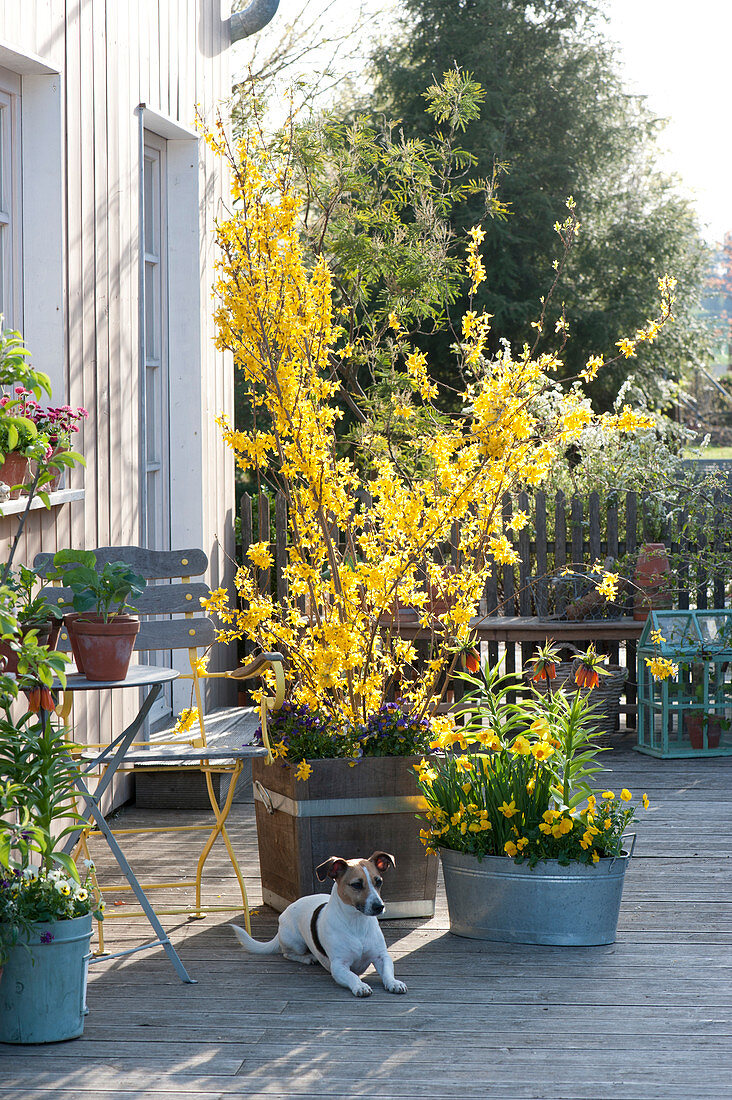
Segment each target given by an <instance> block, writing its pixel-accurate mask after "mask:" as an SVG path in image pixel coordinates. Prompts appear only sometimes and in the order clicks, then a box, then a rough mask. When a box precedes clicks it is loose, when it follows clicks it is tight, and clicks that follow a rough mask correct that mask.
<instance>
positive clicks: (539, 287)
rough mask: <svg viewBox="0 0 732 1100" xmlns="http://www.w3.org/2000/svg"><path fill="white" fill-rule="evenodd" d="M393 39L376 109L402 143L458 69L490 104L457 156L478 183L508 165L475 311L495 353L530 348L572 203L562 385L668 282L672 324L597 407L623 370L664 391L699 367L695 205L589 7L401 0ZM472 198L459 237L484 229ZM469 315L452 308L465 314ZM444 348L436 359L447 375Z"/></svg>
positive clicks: (702, 333)
mask: <svg viewBox="0 0 732 1100" xmlns="http://www.w3.org/2000/svg"><path fill="white" fill-rule="evenodd" d="M402 3H403V9H404V12H403V14H404V18H403V22H402V25H401V31H400V33H399V35H398V36H396V37H395V38H394V40H393V41H392V42H391V44H389V45H388V46H387V47H385V48H383V49H382V50H381V52H380V53H379V55H378V56H377V57H376V58H375V66H376V74H377V81H376V95H375V99H374V108H375V109H377V110H378V111H380V112H383V113H385V114H386V115H387V116H388V117H390V118H400V119H401V120H402V125H403V128H404V132H405V135H406V136H407V137H415V136H422V135H424V134H425V133H426V132H427V128H428V125H429V121H428V119H427V117H426V115H425V113H424V106H425V103H424V98H423V91H424V89H425V88H426V87H427V86H428V85H429V84H430V83H431V82H432V81H433V80H434V79H435V78H437V79H439V78H440V77H441V75H442V74H443V73H444V72H445V71H447V70H449V69H451V68H454V67H455V66H456V65H457V66H460V67H461V68H462V69H464V70H467V72H468V73H470V74H471V75H472V76H473V77H474V78H475V79H476V80H477V81H479V82H480V83H481V84H482V85H483V87H484V89H485V91H486V98H485V102H484V104H483V106H482V111H481V117H480V119H479V120H478V121H476V122H474V123H472V124H471V126H470V128H469V130H468V131H467V133H466V135H465V140H464V142H463V144H464V145H465V146H466V148H468V149H469V150H470V151H471V152H472V153H474V154H475V156H476V158H477V162H476V164H475V166H474V168H473V169H471V172H472V173H474V174H475V173H477V174H478V175H480V176H483V177H490V176H491V175H492V173H493V172H494V170H495V166H496V165H497V164H505V166H506V170H505V174H502V175H501V179H500V185H499V198H500V199H501V200H502V201H503V202H505V203H507V204H510V209H511V211H512V213H511V216H510V217H509V218H507V219H505V220H497V219H496V220H493V221H488V222H487V223H486V225H485V230H486V240H485V243H484V246H483V255H484V260H485V263H486V267H487V270H488V279H487V281H486V283H485V284H484V287H483V288H482V299H481V301H480V302H479V305H482V306H484V307H485V308H486V309H487V310H488V311H489V312H490V313H492V314H493V315H494V322H493V335H494V340H495V341H497V340H498V339H499V338H507V339H508V340H510V342H511V343H512V344H513V345H515V346H518V347H520V346H521V345H522V344H523V343H524V342H525V341H528V342H529V343H530V344H533V341H534V337H535V330H534V329H532V328H531V323H532V322H533V321H536V319H537V316H538V315H539V312H540V310H541V305H540V301H541V299H542V297H543V296H545V295H546V294H547V292H548V290H549V288H550V287H551V285H552V283H553V281H554V279H555V271H554V270H553V266H552V265H553V262H554V261H555V258H556V257H557V256H558V255H560V253H561V243H560V241H559V240H558V239H557V236H556V234H555V232H554V228H553V227H554V225H555V223H556V222H561V221H562V220H563V218H564V216H565V214H566V211H565V207H564V203H565V200H566V199H567V197H568V196H570V195H571V196H572V197H573V198H574V200H575V202H576V210H577V216H578V218H579V220H580V223H581V229H580V233H579V235H578V239H577V243H576V245H575V247H574V248H573V250H572V252H571V254H570V257H569V259H568V262H567V264H566V265H565V266H564V267H563V269H562V270H561V273H560V277H559V278H558V279H557V286H556V288H555V290H554V293H553V295H552V298H551V301H550V304H549V307H548V309H547V315H546V324H545V326H544V332H545V334H546V336H547V337H548V338H549V339H551V338H552V337H554V327H555V323H556V320H557V319H558V317H559V316H560V315H561V311H562V307H563V306H564V309H565V313H566V317H567V320H568V322H569V330H570V333H571V338H570V340H569V342H568V344H567V346H566V349H565V354H564V359H565V365H566V373H567V374H568V375H574V374H576V373H578V372H579V371H580V370H582V368H583V366H584V364H585V362H586V360H587V358H588V357H589V356H590V355H591V354H594V353H602V354H603V355H604V356H605V357H606V358H608V359H609V358H611V357H612V356H613V355H615V354H617V348H616V347H615V342H616V341H617V340H618V339H620V337H621V336H625V335H632V333H633V331H634V330H635V329H636V328H637V327H639V326H641V325H642V324H643V323H644V322H645V320H646V318H647V317H649V316H651V315H652V313H653V310H654V306H655V303H656V302H657V297H658V291H657V280H658V278H659V277H660V276H662V275H664V274H667V273H668V274H671V275H674V276H675V277H676V278H677V279H678V290H677V309H676V318H677V320H676V324H674V325H671V326H669V327H668V329H667V330H666V332H665V333H664V334H663V336H662V337H661V338H660V339H659V340H658V341H657V343H656V344H653V345H644V346H643V347H642V349H639V351H638V357H637V359H636V358H632V359H630V360H623V361H622V362H621V363H620V364H619V365H618V366H616V367H615V368H612V369H610V370H608V371H606V372H600V375H599V376H598V378H597V380H596V382H595V383H594V384H593V387H592V392H593V396H594V398H595V400H596V402H597V403H598V404H599V405H601V406H604V407H606V406H607V405H609V403H610V402H611V401H612V398H613V396H614V394H615V393H616V392H617V389H618V387H619V385H620V384H621V383H622V381H623V380H624V378H625V376H626V375H627V374H628V373H629V372H631V371H633V372H635V373H636V375H637V376H639V377H641V378H642V379H643V384H644V386H645V387H646V388H647V389H650V390H652V391H655V393H656V394H658V395H659V396H660V394H661V393H662V392H663V390H664V382H665V381H666V380H674V379H678V378H681V377H683V375H684V373H685V372H686V371H687V369H689V368H690V367H692V366H693V365H695V364H696V363H698V362H704V361H706V359H707V356H708V352H709V347H710V337H709V334H708V331H707V328H706V326H705V324H704V323H703V322H702V321H701V320H700V313H699V301H700V294H701V290H702V286H703V282H704V276H705V271H706V266H707V262H708V252H707V249H706V246H705V244H704V242H703V240H702V238H701V236H700V233H699V227H698V224H697V219H696V216H695V213H694V211H693V208H692V206H691V203H690V202H689V200H688V199H687V198H685V197H684V195H683V194H682V193H681V191H680V189H679V187H678V182H677V181H676V180H675V179H674V178H672V177H669V176H668V175H667V174H665V173H664V172H662V171H661V170H660V169H659V167H658V163H657V152H658V149H657V144H656V142H657V137H658V135H659V132H660V131H661V129H662V125H663V124H662V123H661V122H660V121H659V120H658V119H656V118H654V117H653V115H652V114H651V113H650V111H649V110H648V108H647V106H646V105H645V103H644V102H643V100H642V99H641V98H639V97H634V96H631V95H628V94H627V92H626V91H625V89H624V87H623V83H622V79H621V76H620V72H619V66H618V60H617V56H616V53H615V50H614V47H613V46H612V45H611V44H610V43H609V42H608V40H607V39H606V37H605V36H604V32H603V26H602V16H601V11H600V7H601V6H600V5H599V4H598V3H597V0H534V2H532V3H528V2H526V0H402ZM482 215H483V210H482V209H481V208H480V204H479V200H477V199H471V198H468V199H467V200H466V201H465V203H463V204H462V205H461V207H460V208H459V209H458V210H456V211H454V212H453V214H452V222H453V227H454V228H455V229H456V230H457V231H458V233H464V232H465V230H466V229H467V228H468V227H469V226H471V225H473V224H475V223H476V222H478V221H479V220H481V217H482ZM464 308H465V302H463V301H460V302H458V303H456V305H455V307H454V311H453V312H454V315H455V316H459V315H460V312H461V311H462V310H463V309H464ZM447 342H448V337H446V336H445V335H444V334H443V335H436V336H435V337H434V339H433V341H431V348H430V350H431V352H432V355H433V356H435V357H437V358H438V360H440V361H445V362H446V363H447V362H448V356H447V354H446V352H447Z"/></svg>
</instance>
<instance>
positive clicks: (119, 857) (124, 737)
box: [64, 684, 196, 985]
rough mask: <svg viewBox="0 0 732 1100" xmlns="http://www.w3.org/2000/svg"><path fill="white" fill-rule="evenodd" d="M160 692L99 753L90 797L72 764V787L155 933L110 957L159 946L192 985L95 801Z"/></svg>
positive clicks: (73, 840) (73, 837)
mask: <svg viewBox="0 0 732 1100" xmlns="http://www.w3.org/2000/svg"><path fill="white" fill-rule="evenodd" d="M161 691H162V685H160V684H154V685H153V686H152V688H151V689H150V691H149V692H148V694H147V696H146V697H145V701H144V703H143V704H142V706H141V708H140V711H139V713H138V715H137V717H136V718H135V720H134V721H133V722H132V723H131V724H130V725H129V726H128V727H127V729H126V730H124V732H123V733H121V734H120V735H119V737H117V738H115V740H114V741H113V742H112V744H111V745H110V746H109V747H108V748H107V749H105V750H104V751H103V752H102V753H101V754H100V757H99V761H98V763H102V764H106V770H105V772H104V775H103V776H102V778H101V780H100V781H99V783H98V785H97V787H96V789H95V791H94V794H91V792H90V791H89V788H88V787H87V785H86V783H85V782H84V777H83V776H82V774H81V771H80V770H79V768H78V765H75V766H76V770H77V779H76V786H77V787H78V789H79V793H80V794H81V796H82V798H83V800H84V811H83V812H84V815H85V816H86V815H88V814H91V816H92V817H93V818H94V820H95V822H96V824H97V827H98V829H99V831H100V833H101V834H102V836H103V837H104V839H105V840H106V841H107V844H108V845H109V848H110V851H111V852H112V855H113V856H114V858H115V859H116V861H117V863H118V865H119V867H120V869H121V870H122V873H123V874H124V876H125V878H126V879H127V881H128V882H129V884H130V887H131V889H132V891H133V893H134V894H135V897H136V898H137V900H138V901H139V903H140V907H141V909H142V911H143V912H144V914H145V916H146V917H147V919H148V921H149V923H150V925H151V927H152V929H153V931H154V932H155V934H156V935H157V937H158V939H157V943H149V944H144V946H142V947H134V948H131V949H130V950H129V951H120V952H118V955H116V956H114V957H115V958H116V957H118V956H121V955H131V954H133V953H134V952H135V951H143V950H145V948H148V947H156V946H158V945H160V946H161V947H162V948H163V949H164V951H165V953H166V955H167V956H168V958H169V959H170V961H171V962H172V964H173V966H174V967H175V970H176V973H177V974H178V977H179V978H180V979H181V981H184V982H189V983H190V984H191V985H194V984H195V981H196V979H195V978H191V977H190V975H189V974H188V972H187V970H186V968H185V967H184V966H183V963H182V962H181V960H180V957H179V955H178V952H177V951H176V950H175V948H174V947H173V945H172V943H171V942H170V940H169V939H168V936H167V935H166V933H165V931H164V929H163V926H162V925H161V923H160V921H159V920H158V917H157V915H156V913H155V911H154V910H153V908H152V906H151V905H150V902H149V901H148V900H147V897H146V896H145V892H144V890H143V889H142V887H141V886H140V883H139V882H138V881H137V878H136V877H135V874H134V872H133V870H132V868H131V867H130V865H129V863H128V862H127V858H126V856H125V854H124V852H123V851H122V849H121V848H120V846H119V844H118V843H117V841H116V839H115V837H114V835H113V833H112V830H111V829H110V827H109V825H108V824H107V822H106V820H105V818H104V814H103V813H102V811H101V807H100V805H99V800H100V799H101V797H102V795H103V794H104V792H105V791H106V790H107V788H108V787H109V785H110V783H111V782H112V780H113V778H114V775H115V772H116V771H117V769H118V767H119V765H120V764H121V763H122V761H123V760H124V757H125V754H126V752H127V750H128V749H129V747H130V745H131V744H132V742H133V740H134V739H135V736H136V734H137V733H138V731H139V729H140V727H141V726H142V723H143V722H144V721H145V718H146V717H147V715H148V713H149V712H150V708H151V707H152V705H153V703H154V702H155V700H156V699H157V697H158V695H159V694H160V692H161ZM115 746H116V751H115V753H114V755H113V756H110V758H109V761H108V762H107V759H106V757H107V755H108V754H109V753H110V751H111V749H112V748H115ZM83 832H84V830H83V829H79V830H75V831H74V832H73V833H72V834H70V836H69V838H68V840H67V842H66V844H65V846H64V851H67V852H70V851H71V850H72V849H73V848H74V847H75V846H76V844H77V843H78V840H79V837H80V836H81V835H82V834H83Z"/></svg>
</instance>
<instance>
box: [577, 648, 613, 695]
mask: <svg viewBox="0 0 732 1100" xmlns="http://www.w3.org/2000/svg"><path fill="white" fill-rule="evenodd" d="M604 660H605V655H604V654H603V653H598V652H597V651H596V650H595V646H594V644H593V643H591V644H590V645H589V646H588V648H587V652H586V653H581V654H580V657H579V665H578V667H577V670H576V672H575V674H574V682H575V683H576V684H577V686H578V687H581V688H583V687H584V688H590V689H592V688H596V687H597V685H598V684H599V683H600V677H601V676H607V675H609V673H608V671H607V669H605V668H600V667H599V666H600V665H601V664H602V662H603V661H604Z"/></svg>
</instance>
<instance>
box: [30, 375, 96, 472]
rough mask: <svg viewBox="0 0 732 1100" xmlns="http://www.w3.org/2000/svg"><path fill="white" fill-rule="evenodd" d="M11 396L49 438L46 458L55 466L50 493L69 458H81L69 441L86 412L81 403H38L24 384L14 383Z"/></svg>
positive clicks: (86, 415)
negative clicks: (73, 405)
mask: <svg viewBox="0 0 732 1100" xmlns="http://www.w3.org/2000/svg"><path fill="white" fill-rule="evenodd" d="M14 395H15V396H14V404H15V407H16V409H17V411H18V412H19V413H20V414H21V415H22V416H24V417H25V418H27V419H28V420H31V421H32V422H33V423H34V424H35V426H36V429H37V431H38V432H39V433H41V434H43V435H44V436H45V438H46V439H47V440H48V450H47V452H46V461H47V462H50V463H51V464H52V465H53V467H54V470H53V475H52V480H51V481H50V483H49V485H48V489H49V491H51V492H52V491H53V490H54V489H56V488H58V484H59V481H60V478H61V471H62V469H63V467H64V466H68V465H70V464H71V463H70V462H69V461H68V460H69V458H70V457H73V459H74V460H75V461H78V460H79V458H80V455H78V454H77V452H75V451H74V450H73V448H72V442H71V441H72V437H73V436H74V434H75V433H77V432H78V431H79V428H80V425H81V422H82V421H83V420H86V419H87V417H88V416H89V413H88V412H87V411H86V409H84V408H82V407H81V406H79V407H78V408H72V407H71V405H58V406H52V405H41V404H40V403H39V401H38V400H36V396H35V394H34V393H33V391H32V390H28V389H26V388H25V387H24V386H16V387H15V391H14Z"/></svg>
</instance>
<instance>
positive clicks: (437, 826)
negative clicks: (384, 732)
mask: <svg viewBox="0 0 732 1100" xmlns="http://www.w3.org/2000/svg"><path fill="white" fill-rule="evenodd" d="M484 677H485V681H484V683H482V684H480V683H478V681H477V680H476V679H475V678H472V683H473V685H474V687H475V688H476V691H475V693H474V695H473V699H472V708H471V710H470V712H469V713H470V715H471V722H470V726H469V727H468V729H467V730H466V731H465V736H466V737H469V738H470V739H471V740H472V741H473V742H474V743H475V744H476V745H477V746H478V748H479V750H480V751H476V752H470V753H468V752H463V753H459V754H456V753H455V752H454V751H448V750H452V749H453V745H452V743H449V744H448V743H445V741H444V738H437V739H436V740H435V742H433V748H435V749H436V750H438V752H440V751H441V752H442V753H443V755H441V756H437V757H435V758H433V759H430V760H423V761H421V762H420V763H419V764H418V765H417V766H416V771H417V775H418V779H419V784H420V787H421V789H422V792H423V794H424V796H425V798H426V800H427V802H428V804H429V809H428V811H427V814H426V815H424V819H423V820H424V828H423V830H422V840H423V842H424V843H425V845H426V846H427V848H428V849H430V850H431V851H435V852H437V851H439V853H440V856H441V859H442V865H443V871H444V874H445V889H446V892H447V900H448V908H449V911H450V930H451V931H452V932H454V933H455V934H456V935H463V936H468V937H471V938H478V939H488V940H504V941H509V942H517V943H541V944H557V945H570V944H571V945H592V944H603V943H612V942H613V941H614V939H615V933H616V928H617V921H618V914H619V910H620V898H621V894H622V888H623V882H624V877H625V870H626V867H627V864H628V861H629V858H630V855H629V853H628V852H625V851H624V850H623V835H624V833H625V831H626V829H627V828H628V826H629V825H630V824H631V823H632V822H633V821H634V820H635V811H634V809H633V807H632V805H631V800H632V795H631V793H630V792H629V791H627V790H625V789H623V790H622V791H621V793H620V795H619V797H618V796H616V794H615V792H614V791H611V790H604V791H596V790H594V789H593V787H592V786H590V784H589V782H588V780H590V779H591V778H592V777H593V776H594V775H595V774H596V773H597V772H598V771H601V770H602V769H601V768H600V765H599V764H598V763H597V760H596V757H597V754H598V753H599V752H602V751H603V750H602V749H601V748H599V747H598V746H596V745H595V744H594V743H593V741H592V735H591V732H590V730H591V724H590V723H591V713H590V708H589V703H588V702H587V701H586V700H585V699H583V698H582V697H581V696H579V695H573V696H569V697H568V696H566V695H565V694H564V693H563V692H555V693H554V694H553V695H542V694H539V693H538V692H537V693H534V695H533V696H532V698H531V699H530V700H528V701H526V702H524V703H521V704H514V703H511V702H509V701H508V697H509V696H510V694H511V693H513V692H516V690H517V687H518V684H517V682H516V681H515V680H514V679H513V678H512V677H499V675H498V673H497V671H496V670H495V669H489V668H486V670H485V673H484ZM643 804H644V805H645V806H647V799H646V797H645V795H644V796H643Z"/></svg>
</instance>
